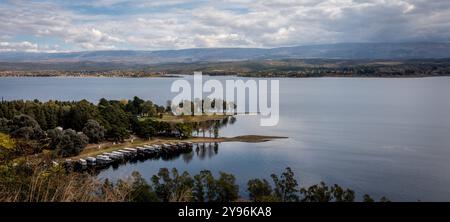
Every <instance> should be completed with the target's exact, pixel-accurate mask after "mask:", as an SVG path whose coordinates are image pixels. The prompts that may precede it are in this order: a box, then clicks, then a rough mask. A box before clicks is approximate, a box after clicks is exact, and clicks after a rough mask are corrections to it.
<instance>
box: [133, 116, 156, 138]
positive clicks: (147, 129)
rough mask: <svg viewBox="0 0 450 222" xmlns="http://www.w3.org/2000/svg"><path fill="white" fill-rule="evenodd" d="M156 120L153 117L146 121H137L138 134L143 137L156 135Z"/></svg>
mask: <svg viewBox="0 0 450 222" xmlns="http://www.w3.org/2000/svg"><path fill="white" fill-rule="evenodd" d="M154 124H155V123H154V121H152V120H151V119H146V120H144V121H138V122H137V125H138V126H137V129H136V134H137V135H138V136H140V137H141V138H146V139H149V138H150V137H152V136H154V135H155V134H156V130H155V128H154V127H153V125H154Z"/></svg>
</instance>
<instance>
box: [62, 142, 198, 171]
mask: <svg viewBox="0 0 450 222" xmlns="http://www.w3.org/2000/svg"><path fill="white" fill-rule="evenodd" d="M199 144H200V143H199ZM194 145H198V144H197V143H192V142H172V143H164V144H151V145H150V144H146V145H140V146H137V147H134V148H131V147H126V148H122V149H120V150H116V151H112V152H104V153H102V154H99V155H96V156H89V157H83V158H80V159H75V160H72V159H65V160H64V161H63V165H64V166H65V167H66V169H70V170H75V171H82V170H89V169H104V168H108V167H109V166H111V165H112V166H113V167H114V166H118V165H119V164H123V163H126V162H128V161H145V160H147V159H150V158H159V157H161V158H163V159H167V158H171V157H173V156H177V155H179V154H183V153H190V152H192V150H193V147H194Z"/></svg>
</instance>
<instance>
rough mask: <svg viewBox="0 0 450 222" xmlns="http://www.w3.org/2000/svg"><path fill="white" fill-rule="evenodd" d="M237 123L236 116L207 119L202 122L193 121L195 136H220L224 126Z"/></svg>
mask: <svg viewBox="0 0 450 222" xmlns="http://www.w3.org/2000/svg"><path fill="white" fill-rule="evenodd" d="M235 123H236V117H234V116H227V117H224V118H223V119H221V120H206V121H201V122H196V123H193V124H194V126H193V128H194V131H193V132H192V135H193V136H196V137H210V138H212V137H214V138H217V137H219V131H220V129H222V128H225V127H227V126H229V125H233V124H235Z"/></svg>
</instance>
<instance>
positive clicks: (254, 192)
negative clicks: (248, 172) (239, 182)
mask: <svg viewBox="0 0 450 222" xmlns="http://www.w3.org/2000/svg"><path fill="white" fill-rule="evenodd" d="M247 191H248V193H249V197H250V200H252V201H255V202H264V201H270V200H273V199H274V196H273V195H272V192H273V191H272V187H271V186H270V184H269V182H268V181H267V180H265V179H263V180H260V179H252V180H249V181H248V183H247Z"/></svg>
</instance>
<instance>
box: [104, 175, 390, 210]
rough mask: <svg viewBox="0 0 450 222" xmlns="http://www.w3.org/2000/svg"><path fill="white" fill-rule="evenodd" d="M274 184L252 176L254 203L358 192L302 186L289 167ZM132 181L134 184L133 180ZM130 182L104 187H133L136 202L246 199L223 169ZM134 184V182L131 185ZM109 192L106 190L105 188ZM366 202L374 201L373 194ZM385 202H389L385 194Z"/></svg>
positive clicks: (329, 198)
mask: <svg viewBox="0 0 450 222" xmlns="http://www.w3.org/2000/svg"><path fill="white" fill-rule="evenodd" d="M271 178H272V184H273V188H272V185H271V183H269V182H268V181H267V180H265V179H252V180H249V181H248V183H247V191H248V195H249V200H250V201H254V202H354V201H356V196H355V192H354V191H353V190H350V189H344V188H342V187H340V186H339V185H336V184H335V185H333V186H327V185H326V184H325V183H323V182H321V183H320V184H317V185H313V186H310V187H302V188H300V187H299V185H298V183H297V180H296V179H295V175H294V173H293V172H292V170H291V169H290V168H289V167H288V168H286V170H285V171H284V172H283V173H282V174H281V175H280V176H278V175H276V174H272V175H271ZM130 181H131V183H130ZM130 181H123V180H119V181H117V182H116V183H111V182H110V181H108V180H106V181H105V182H104V184H103V188H102V189H104V190H111V189H113V188H114V187H116V188H119V189H120V188H121V187H122V188H123V187H126V186H128V185H129V186H131V188H132V189H131V192H129V193H128V197H127V199H128V200H130V201H136V202H148V201H150V202H159V201H161V202H168V201H170V202H230V201H239V200H245V199H246V198H243V199H242V198H240V196H239V186H238V185H237V184H236V179H235V177H234V175H232V174H228V173H224V172H220V173H219V177H218V178H215V177H214V176H213V174H212V173H211V172H210V171H208V170H203V171H201V172H200V173H199V174H196V175H194V176H193V177H191V176H190V175H189V173H187V172H184V173H181V174H180V173H179V172H178V170H177V169H176V168H174V169H172V170H171V171H169V170H168V169H167V168H161V169H160V170H159V172H158V174H156V175H154V176H152V178H151V184H149V183H147V181H146V180H145V179H144V178H143V177H142V176H141V175H140V174H139V173H138V172H133V174H132V177H131V180H130ZM130 184H131V185H130ZM103 193H105V191H103ZM362 201H365V202H374V200H373V199H372V198H371V197H370V196H369V195H367V194H366V195H364V196H363V198H362ZM380 201H382V202H386V201H389V200H388V199H387V198H385V197H382V198H381V199H380Z"/></svg>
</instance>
